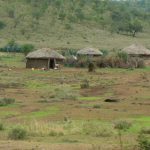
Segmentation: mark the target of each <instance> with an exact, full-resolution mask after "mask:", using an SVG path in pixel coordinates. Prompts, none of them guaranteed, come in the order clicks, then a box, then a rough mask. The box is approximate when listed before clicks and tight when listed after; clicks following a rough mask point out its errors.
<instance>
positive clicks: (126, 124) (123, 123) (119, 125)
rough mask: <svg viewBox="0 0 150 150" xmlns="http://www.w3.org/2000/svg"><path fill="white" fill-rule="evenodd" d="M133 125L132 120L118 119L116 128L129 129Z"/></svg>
mask: <svg viewBox="0 0 150 150" xmlns="http://www.w3.org/2000/svg"><path fill="white" fill-rule="evenodd" d="M130 127H131V123H130V122H127V121H125V120H121V121H118V122H116V123H115V126H114V128H115V129H118V130H124V131H125V130H127V129H129V128H130Z"/></svg>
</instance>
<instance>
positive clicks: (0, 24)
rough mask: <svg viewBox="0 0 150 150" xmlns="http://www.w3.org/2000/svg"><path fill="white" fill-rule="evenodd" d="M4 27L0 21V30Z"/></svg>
mask: <svg viewBox="0 0 150 150" xmlns="http://www.w3.org/2000/svg"><path fill="white" fill-rule="evenodd" d="M5 26H6V24H5V23H4V22H2V21H0V30H1V29H3V28H4V27H5Z"/></svg>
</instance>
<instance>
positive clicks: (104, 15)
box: [0, 0, 150, 36]
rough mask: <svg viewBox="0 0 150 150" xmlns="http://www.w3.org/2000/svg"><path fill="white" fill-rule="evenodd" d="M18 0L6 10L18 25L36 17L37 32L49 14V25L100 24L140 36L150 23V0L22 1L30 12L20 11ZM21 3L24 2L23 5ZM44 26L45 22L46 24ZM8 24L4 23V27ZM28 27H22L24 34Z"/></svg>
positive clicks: (1, 25) (102, 26)
mask: <svg viewBox="0 0 150 150" xmlns="http://www.w3.org/2000/svg"><path fill="white" fill-rule="evenodd" d="M16 3H18V1H17V0H14V1H13V3H11V4H9V7H7V9H6V10H5V11H6V13H7V15H8V17H9V18H11V19H14V25H13V27H14V28H17V26H19V25H20V24H21V23H22V22H23V21H25V19H27V17H26V16H27V15H29V17H30V18H32V22H30V23H29V26H28V27H29V28H32V29H33V31H37V30H38V28H39V24H40V20H41V19H44V16H49V18H47V19H48V20H49V19H50V20H51V24H50V25H49V26H55V23H56V22H59V23H60V22H62V23H63V25H64V27H65V29H67V30H70V29H72V26H73V24H76V23H83V24H84V23H89V24H93V23H94V24H96V25H98V26H99V28H102V29H106V30H109V31H111V32H112V33H113V32H117V33H119V34H125V35H126V34H128V35H131V36H136V33H137V32H142V30H143V28H144V27H145V26H149V25H150V1H149V0H134V1H133V0H126V1H121V0H120V1H117V0H22V1H20V3H24V5H25V6H26V7H27V8H26V9H29V8H31V9H29V14H25V13H22V14H18V13H17V10H16V9H15V7H16ZM19 5H20V4H19ZM42 25H43V24H42ZM4 26H5V23H4V22H0V28H4ZM27 30H28V29H21V33H22V34H23V35H24V34H25V33H26V32H27Z"/></svg>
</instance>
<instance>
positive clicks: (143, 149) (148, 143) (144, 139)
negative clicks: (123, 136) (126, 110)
mask: <svg viewBox="0 0 150 150" xmlns="http://www.w3.org/2000/svg"><path fill="white" fill-rule="evenodd" d="M137 141H138V146H139V148H140V150H150V137H148V136H146V135H144V134H141V133H140V134H139V136H138V139H137Z"/></svg>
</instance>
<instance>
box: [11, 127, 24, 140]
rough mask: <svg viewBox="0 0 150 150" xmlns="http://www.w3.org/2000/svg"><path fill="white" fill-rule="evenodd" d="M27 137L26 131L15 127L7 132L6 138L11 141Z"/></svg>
mask: <svg viewBox="0 0 150 150" xmlns="http://www.w3.org/2000/svg"><path fill="white" fill-rule="evenodd" d="M26 137H27V131H26V130H25V129H23V128H20V127H16V128H14V129H12V130H11V131H10V132H9V135H8V138H10V139H12V140H23V139H25V138H26Z"/></svg>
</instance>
